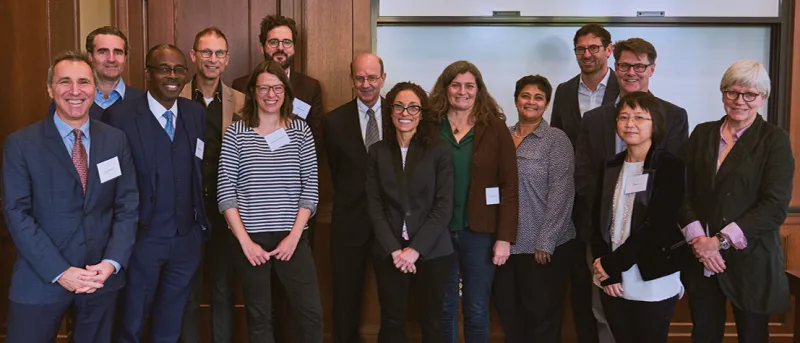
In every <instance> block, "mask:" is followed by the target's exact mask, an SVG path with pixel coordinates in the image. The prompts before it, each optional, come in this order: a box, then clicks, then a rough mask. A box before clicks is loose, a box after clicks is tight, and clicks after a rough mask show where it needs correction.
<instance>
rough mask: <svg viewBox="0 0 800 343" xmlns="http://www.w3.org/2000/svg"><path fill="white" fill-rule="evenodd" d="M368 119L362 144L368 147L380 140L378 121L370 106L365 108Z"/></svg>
mask: <svg viewBox="0 0 800 343" xmlns="http://www.w3.org/2000/svg"><path fill="white" fill-rule="evenodd" d="M367 115H368V116H369V120H368V121H367V132H366V134H365V135H364V145H365V146H366V147H367V149H369V146H370V145H372V144H375V143H376V142H377V141H379V140H380V136H379V135H378V121H377V120H375V111H373V110H372V109H371V108H370V109H368V110H367Z"/></svg>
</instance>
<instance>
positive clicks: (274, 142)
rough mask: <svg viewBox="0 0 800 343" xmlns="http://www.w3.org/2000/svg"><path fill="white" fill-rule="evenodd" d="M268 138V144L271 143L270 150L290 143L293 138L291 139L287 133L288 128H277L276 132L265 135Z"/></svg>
mask: <svg viewBox="0 0 800 343" xmlns="http://www.w3.org/2000/svg"><path fill="white" fill-rule="evenodd" d="M264 139H265V140H267V145H269V150H272V151H275V150H278V149H280V148H281V147H282V146H284V145H286V144H289V143H290V142H291V140H290V139H289V135H287V134H286V130H284V129H277V130H275V132H273V133H270V134H268V135H267V136H266V137H264Z"/></svg>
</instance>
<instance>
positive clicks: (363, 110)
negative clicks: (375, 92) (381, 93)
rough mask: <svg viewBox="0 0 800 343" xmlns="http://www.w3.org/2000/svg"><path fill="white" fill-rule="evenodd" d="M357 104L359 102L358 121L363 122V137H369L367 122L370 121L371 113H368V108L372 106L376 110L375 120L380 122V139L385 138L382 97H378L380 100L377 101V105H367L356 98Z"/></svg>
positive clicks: (363, 138)
mask: <svg viewBox="0 0 800 343" xmlns="http://www.w3.org/2000/svg"><path fill="white" fill-rule="evenodd" d="M356 104H358V122H359V124H361V139H362V140H365V139H366V138H367V122H368V121H369V115H368V114H367V110H369V109H370V108H372V110H373V111H375V121H377V122H378V139H379V140H383V125H382V124H383V116H382V114H381V113H382V112H381V98H380V97H378V101H377V102H375V105H372V107H367V105H366V104H365V103H363V102H361V99H359V98H356Z"/></svg>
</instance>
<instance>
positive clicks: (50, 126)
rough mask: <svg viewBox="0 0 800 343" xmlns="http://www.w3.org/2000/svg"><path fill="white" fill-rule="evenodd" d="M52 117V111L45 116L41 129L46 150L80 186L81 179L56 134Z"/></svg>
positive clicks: (59, 136)
mask: <svg viewBox="0 0 800 343" xmlns="http://www.w3.org/2000/svg"><path fill="white" fill-rule="evenodd" d="M53 115H55V112H52V111H51V112H50V113H49V114H48V115H47V118H46V121H45V124H44V127H43V130H44V136H45V141H46V142H47V143H46V145H47V148H48V149H49V150H50V152H51V153H53V155H54V156H55V158H56V160H57V161H58V163H60V164H61V166H62V167H64V168H66V169H67V172H69V174H70V175H72V178H73V179H74V180H75V182H77V183H78V185H80V184H81V179H80V177H79V176H78V171H77V170H76V169H75V165H74V164H72V158H70V155H69V151H67V148H66V147H65V146H64V140H63V139H62V138H61V135H60V134H59V133H58V129H56V124H55V122H53Z"/></svg>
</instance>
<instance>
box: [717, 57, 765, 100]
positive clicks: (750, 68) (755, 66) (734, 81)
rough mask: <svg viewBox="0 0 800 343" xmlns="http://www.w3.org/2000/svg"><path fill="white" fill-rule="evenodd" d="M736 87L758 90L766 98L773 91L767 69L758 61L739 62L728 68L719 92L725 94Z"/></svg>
mask: <svg viewBox="0 0 800 343" xmlns="http://www.w3.org/2000/svg"><path fill="white" fill-rule="evenodd" d="M734 85H739V86H742V87H752V88H755V89H758V91H759V92H760V93H761V95H763V96H764V97H769V92H770V90H771V85H770V80H769V74H768V73H767V69H766V68H764V65H762V64H761V63H759V62H758V61H756V60H739V61H736V62H733V64H731V66H730V67H728V70H726V71H725V75H722V81H720V83H719V90H720V91H723V92H724V91H725V90H727V89H728V88H730V87H733V86H734Z"/></svg>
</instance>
